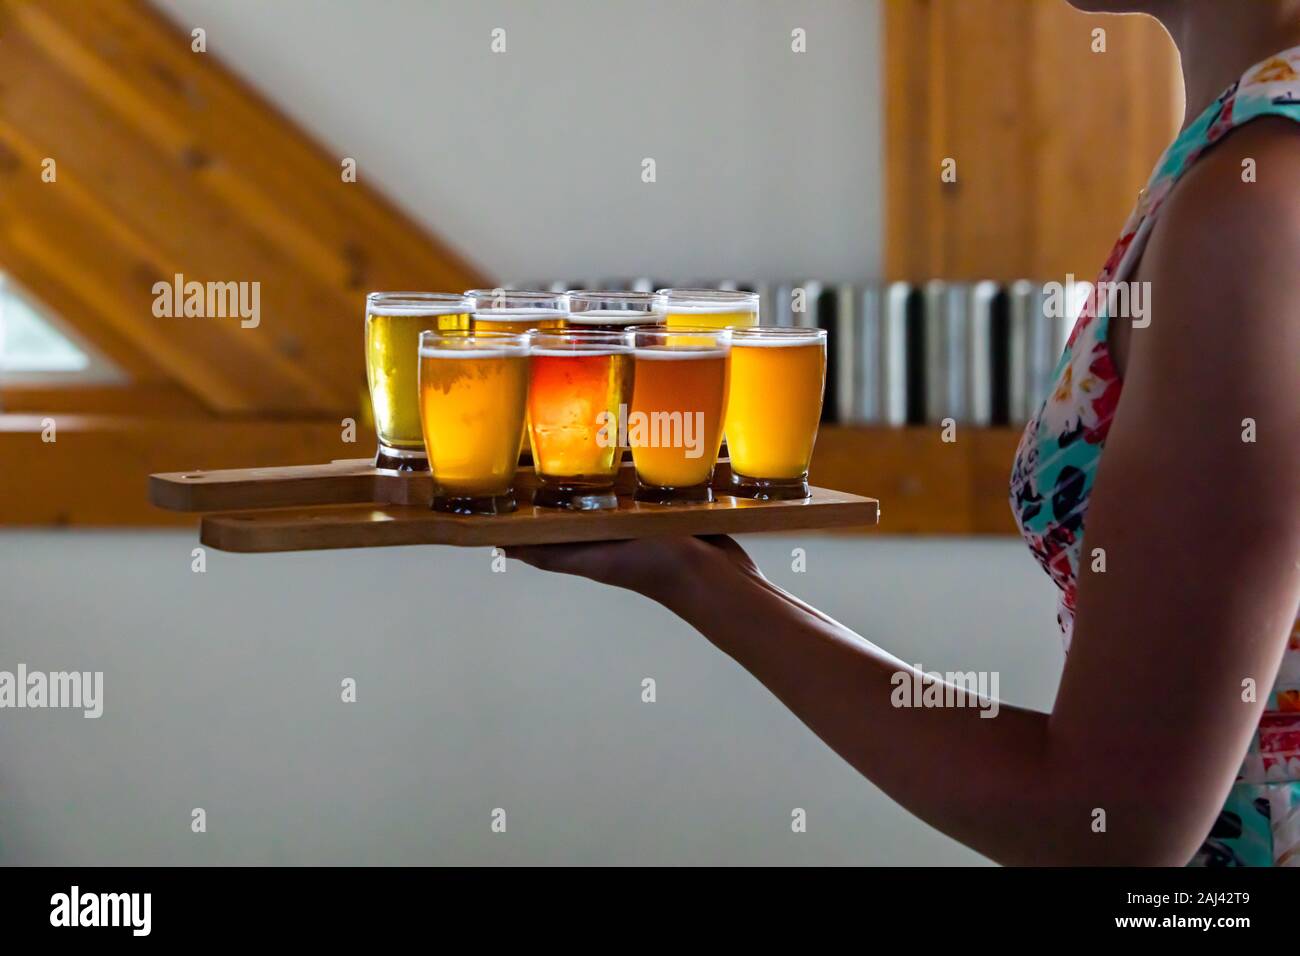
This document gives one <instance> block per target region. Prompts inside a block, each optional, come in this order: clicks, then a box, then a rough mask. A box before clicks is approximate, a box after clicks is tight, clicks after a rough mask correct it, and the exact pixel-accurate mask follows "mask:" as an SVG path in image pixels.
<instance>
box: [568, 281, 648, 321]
mask: <svg viewBox="0 0 1300 956" xmlns="http://www.w3.org/2000/svg"><path fill="white" fill-rule="evenodd" d="M667 304H668V300H667V298H666V297H665V296H663V295H661V294H660V293H658V292H602V291H591V290H587V289H583V290H580V291H576V292H570V293H569V317H568V320H567V322H568V326H569V327H570V328H574V329H599V330H604V331H610V332H618V331H621V330H623V329H626V328H628V326H632V325H662V324H663V322H664V316H665V315H666V311H667Z"/></svg>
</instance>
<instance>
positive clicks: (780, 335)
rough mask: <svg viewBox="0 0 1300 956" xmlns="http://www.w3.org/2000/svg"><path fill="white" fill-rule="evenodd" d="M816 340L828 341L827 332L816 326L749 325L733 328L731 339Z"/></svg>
mask: <svg viewBox="0 0 1300 956" xmlns="http://www.w3.org/2000/svg"><path fill="white" fill-rule="evenodd" d="M765 338H773V339H809V340H812V339H816V340H817V341H820V342H825V341H826V330H825V329H823V328H819V327H815V326H799V325H748V326H740V327H737V328H733V329H732V330H731V339H732V341H733V342H734V341H735V340H736V339H765Z"/></svg>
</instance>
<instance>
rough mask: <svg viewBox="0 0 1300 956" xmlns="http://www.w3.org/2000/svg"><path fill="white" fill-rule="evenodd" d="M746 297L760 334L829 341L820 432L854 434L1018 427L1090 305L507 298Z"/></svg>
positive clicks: (986, 298)
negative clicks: (796, 333) (810, 329)
mask: <svg viewBox="0 0 1300 956" xmlns="http://www.w3.org/2000/svg"><path fill="white" fill-rule="evenodd" d="M672 287H675V288H714V289H741V290H745V291H749V292H757V293H758V294H759V296H760V306H759V308H760V316H761V318H760V321H761V322H762V323H763V324H764V325H780V326H818V327H821V328H824V329H826V330H827V342H828V349H827V373H826V403H825V407H824V411H823V415H822V417H823V420H824V421H827V422H835V423H840V424H848V425H924V424H931V423H941V422H943V421H944V420H945V419H952V420H953V421H955V422H958V423H960V424H973V425H988V426H996V425H1017V424H1022V423H1023V422H1025V421H1027V420H1028V419H1029V418H1030V417H1031V416H1032V415H1033V414H1034V412H1035V411H1036V410H1037V409H1038V406H1039V404H1040V403H1041V402H1042V400H1043V398H1044V397H1046V395H1047V392H1048V390H1049V389H1050V388H1051V387H1052V383H1053V374H1052V373H1053V372H1054V371H1055V368H1056V364H1057V360H1058V358H1059V357H1060V355H1061V352H1062V350H1063V348H1064V347H1065V341H1066V339H1067V337H1068V336H1069V332H1070V328H1071V326H1072V325H1073V317H1074V316H1075V315H1077V314H1078V309H1079V306H1080V305H1081V303H1082V300H1083V298H1084V297H1085V296H1086V295H1087V293H1088V289H1089V286H1088V285H1087V283H1080V284H1078V285H1075V286H1072V287H1069V288H1067V289H1065V290H1063V291H1064V296H1062V295H1060V294H1058V293H1057V292H1056V291H1055V289H1059V288H1060V287H1059V286H1056V287H1055V289H1053V288H1050V287H1045V286H1044V284H1043V283H1039V282H1032V281H1029V280H1027V279H1022V280H1019V281H1016V282H1012V283H1007V284H1004V283H999V282H993V281H981V282H947V281H942V280H937V279H936V280H932V281H930V282H925V283H921V284H913V283H908V282H890V283H883V284H872V283H869V284H832V283H824V282H820V281H817V280H804V281H795V282H780V283H762V282H759V283H752V282H741V281H734V280H690V281H686V282H676V283H674V282H670V281H663V280H659V279H620V280H600V281H597V282H589V281H588V282H584V281H568V280H563V281H561V280H547V281H544V282H532V283H527V282H521V283H511V284H509V285H507V286H505V288H518V289H524V288H531V289H539V288H540V289H549V290H552V291H564V290H571V289H617V290H629V289H630V290H637V291H653V290H655V289H662V288H672Z"/></svg>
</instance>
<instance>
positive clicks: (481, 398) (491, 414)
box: [420, 331, 529, 514]
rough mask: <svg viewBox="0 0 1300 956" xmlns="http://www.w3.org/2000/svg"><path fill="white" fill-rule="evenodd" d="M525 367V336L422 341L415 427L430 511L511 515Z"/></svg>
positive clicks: (435, 336)
mask: <svg viewBox="0 0 1300 956" xmlns="http://www.w3.org/2000/svg"><path fill="white" fill-rule="evenodd" d="M528 362H529V358H528V336H527V335H519V334H509V333H504V332H477V331H470V332H456V331H452V332H425V333H423V334H422V335H421V336H420V421H421V424H422V425H423V430H424V446H425V449H426V451H427V453H428V458H429V470H430V472H431V474H432V476H433V485H434V494H433V508H434V509H435V510H437V511H450V512H454V513H456V514H504V513H507V512H511V511H514V510H515V494H514V478H515V470H516V469H517V468H518V465H519V431H520V429H522V428H523V427H524V410H525V408H526V406H527V403H528Z"/></svg>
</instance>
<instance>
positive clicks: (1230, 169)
mask: <svg viewBox="0 0 1300 956" xmlns="http://www.w3.org/2000/svg"><path fill="white" fill-rule="evenodd" d="M1297 262H1300V122H1296V121H1295V120H1292V119H1288V118H1285V117H1279V116H1263V117H1260V118H1259V119H1256V120H1253V121H1251V122H1249V123H1245V124H1242V125H1241V126H1238V127H1236V128H1235V129H1233V130H1232V131H1230V132H1229V133H1227V134H1226V135H1225V136H1223V137H1222V138H1221V139H1220V140H1218V141H1217V142H1216V143H1215V144H1214V145H1213V146H1212V147H1210V148H1208V149H1207V150H1206V151H1205V153H1204V154H1203V155H1202V156H1201V157H1200V158H1199V159H1198V160H1197V161H1196V163H1195V164H1194V165H1193V166H1192V167H1191V168H1190V169H1189V170H1188V171H1187V172H1186V174H1185V175H1184V176H1183V177H1182V179H1181V180H1180V182H1179V183H1178V185H1177V187H1176V188H1175V189H1174V190H1173V191H1172V192H1171V194H1170V195H1169V197H1168V198H1167V199H1166V201H1165V203H1164V206H1163V208H1162V210H1161V214H1160V217H1159V220H1158V221H1157V222H1156V224H1155V227H1154V228H1153V230H1152V234H1151V241H1150V244H1149V246H1148V248H1147V252H1146V254H1145V255H1144V257H1143V266H1144V268H1143V269H1142V272H1143V273H1144V274H1145V276H1146V277H1149V278H1151V279H1152V280H1153V281H1156V282H1157V283H1158V284H1160V285H1166V286H1167V285H1168V284H1170V283H1179V282H1187V283H1189V284H1191V285H1193V286H1195V285H1199V284H1200V283H1201V282H1203V281H1206V280H1207V279H1208V280H1210V281H1212V282H1213V283H1214V285H1215V286H1217V287H1219V288H1221V289H1223V290H1224V291H1225V292H1228V291H1231V290H1233V289H1234V287H1235V288H1237V289H1238V291H1240V292H1241V293H1242V294H1243V303H1244V302H1247V301H1250V302H1256V303H1258V304H1260V305H1263V304H1265V303H1266V302H1269V301H1271V302H1273V303H1274V304H1279V305H1284V306H1286V308H1287V311H1288V312H1289V313H1294V312H1295V311H1296V310H1297V306H1298V305H1300V269H1297V268H1296V263H1297ZM1293 321H1294V320H1293Z"/></svg>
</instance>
